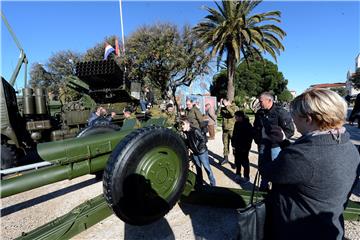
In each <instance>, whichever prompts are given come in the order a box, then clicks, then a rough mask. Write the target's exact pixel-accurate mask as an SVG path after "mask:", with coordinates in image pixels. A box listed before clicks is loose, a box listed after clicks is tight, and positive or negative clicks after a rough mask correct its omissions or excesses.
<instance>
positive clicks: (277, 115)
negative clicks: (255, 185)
mask: <svg viewBox="0 0 360 240" xmlns="http://www.w3.org/2000/svg"><path fill="white" fill-rule="evenodd" d="M259 102H260V106H261V109H259V110H258V111H257V112H256V114H255V121H254V141H255V143H256V144H258V149H259V161H263V160H264V153H265V152H268V151H271V160H274V159H275V158H276V157H277V155H278V154H279V153H280V151H281V148H280V146H281V144H282V142H280V143H279V142H278V141H271V142H272V144H271V145H269V144H267V142H268V140H266V139H264V138H263V135H264V133H265V132H270V129H271V127H273V126H279V127H280V128H281V129H282V131H283V132H284V143H285V142H286V141H288V139H289V138H290V137H292V136H293V135H294V132H295V127H294V124H293V121H292V119H291V116H290V113H289V112H288V111H286V110H285V109H284V108H282V107H280V106H276V105H275V104H274V97H273V95H272V94H271V93H269V92H264V93H262V94H261V95H260V97H259ZM270 140H271V139H270ZM268 147H271V149H270V150H269V149H267V148H268ZM260 188H261V190H262V191H265V190H267V189H268V181H267V180H266V179H265V178H264V177H263V178H262V181H261V184H260Z"/></svg>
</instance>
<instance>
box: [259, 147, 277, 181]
mask: <svg viewBox="0 0 360 240" xmlns="http://www.w3.org/2000/svg"><path fill="white" fill-rule="evenodd" d="M258 147H259V161H269V160H271V161H274V160H275V159H276V158H277V156H278V155H279V153H280V151H281V148H280V147H273V148H271V149H270V155H269V152H268V150H269V149H266V147H269V146H265V145H263V144H260V145H259V146H258ZM269 157H271V159H269ZM268 183H269V181H268V180H267V179H266V178H263V177H261V182H260V187H262V188H264V187H266V188H268Z"/></svg>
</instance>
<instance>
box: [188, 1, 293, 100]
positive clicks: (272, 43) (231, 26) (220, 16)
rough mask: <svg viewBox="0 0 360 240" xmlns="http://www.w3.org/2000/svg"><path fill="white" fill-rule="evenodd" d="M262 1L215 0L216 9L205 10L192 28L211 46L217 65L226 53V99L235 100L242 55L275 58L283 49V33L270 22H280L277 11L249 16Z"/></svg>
mask: <svg viewBox="0 0 360 240" xmlns="http://www.w3.org/2000/svg"><path fill="white" fill-rule="evenodd" d="M260 2H261V1H254V0H234V1H226V0H222V2H221V5H219V3H217V2H215V4H216V6H217V8H218V9H217V10H216V9H214V8H210V7H205V9H206V10H207V11H208V12H209V13H210V14H209V15H207V16H206V17H205V20H204V21H202V22H200V23H199V24H198V25H197V26H195V27H194V31H195V32H196V33H197V35H198V37H199V38H200V40H202V41H203V43H204V44H205V45H207V47H208V48H210V49H211V54H212V56H216V54H217V53H218V57H217V62H218V65H219V63H220V61H221V59H222V57H223V54H224V53H226V54H227V55H226V62H225V63H226V66H227V77H228V84H227V98H228V99H229V100H233V99H234V75H235V68H236V64H238V63H240V60H241V55H242V58H243V59H245V60H246V61H247V60H248V59H249V58H250V57H258V58H262V55H261V54H262V53H269V54H270V55H271V56H272V57H273V58H274V59H275V61H276V60H277V59H276V54H280V50H284V46H283V45H282V43H281V42H280V40H279V37H280V38H281V39H283V38H284V36H285V35H286V33H285V32H284V31H283V30H282V29H281V28H279V27H277V26H276V25H273V24H267V23H269V22H270V23H271V22H277V23H279V22H280V15H281V13H280V11H270V12H265V13H260V14H254V15H251V12H252V10H253V9H254V8H255V7H256V6H257V5H258V4H260Z"/></svg>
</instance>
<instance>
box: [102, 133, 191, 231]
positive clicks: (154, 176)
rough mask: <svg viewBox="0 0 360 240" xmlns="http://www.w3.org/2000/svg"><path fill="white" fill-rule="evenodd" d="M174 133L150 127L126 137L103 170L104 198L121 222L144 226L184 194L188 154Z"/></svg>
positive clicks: (162, 213) (164, 211)
mask: <svg viewBox="0 0 360 240" xmlns="http://www.w3.org/2000/svg"><path fill="white" fill-rule="evenodd" d="M187 153H188V152H187V149H186V146H185V144H184V142H183V140H182V139H181V138H180V136H179V135H178V134H177V133H175V132H174V131H172V130H170V129H167V128H163V127H159V126H150V127H146V128H140V129H137V130H136V131H134V132H132V133H130V134H129V135H128V136H126V137H125V138H124V139H123V140H122V141H121V142H120V143H119V144H118V145H117V146H116V148H115V149H114V151H113V152H112V153H111V155H110V157H109V160H108V162H107V166H106V168H105V170H104V177H103V188H104V196H105V199H106V201H107V202H108V204H109V206H110V207H111V208H112V210H113V211H114V213H115V214H116V215H117V216H118V217H119V218H120V219H121V220H123V221H124V222H126V223H129V224H132V225H145V224H149V223H151V222H154V221H155V220H158V219H160V218H161V217H163V216H164V215H165V214H166V213H168V212H169V210H170V209H171V208H172V207H173V206H174V205H175V203H176V202H177V201H178V199H179V198H180V195H181V193H182V192H183V190H184V187H185V182H186V179H187V174H188V167H189V162H188V154H187Z"/></svg>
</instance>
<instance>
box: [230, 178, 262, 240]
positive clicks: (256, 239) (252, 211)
mask: <svg viewBox="0 0 360 240" xmlns="http://www.w3.org/2000/svg"><path fill="white" fill-rule="evenodd" d="M259 179H260V177H259V172H257V173H256V176H255V181H254V186H253V189H252V192H251V197H250V203H249V205H248V206H246V207H245V208H240V209H237V211H238V227H239V233H238V237H237V239H238V240H261V239H264V229H265V217H266V208H265V202H264V200H260V201H257V196H258V190H257V194H256V201H255V202H254V193H255V189H256V186H257V185H259Z"/></svg>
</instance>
